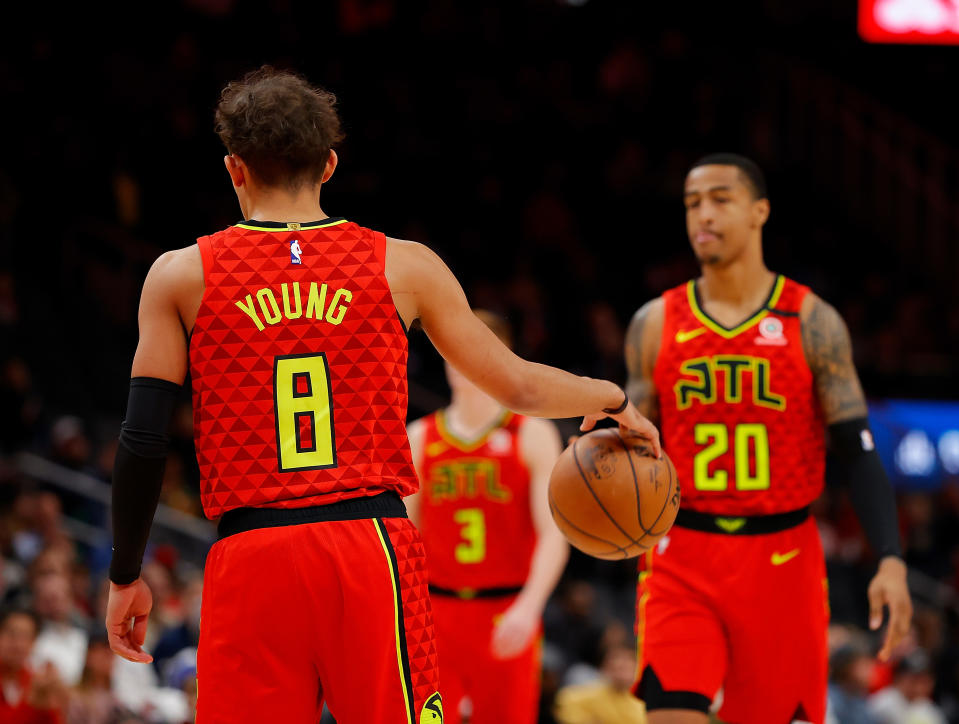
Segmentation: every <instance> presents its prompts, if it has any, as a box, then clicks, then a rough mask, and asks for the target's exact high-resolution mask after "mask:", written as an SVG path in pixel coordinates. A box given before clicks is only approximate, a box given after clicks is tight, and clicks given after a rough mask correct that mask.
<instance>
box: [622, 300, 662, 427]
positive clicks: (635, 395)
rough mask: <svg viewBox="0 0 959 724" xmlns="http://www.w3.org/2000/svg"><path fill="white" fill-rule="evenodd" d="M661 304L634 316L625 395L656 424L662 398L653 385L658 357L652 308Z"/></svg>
mask: <svg viewBox="0 0 959 724" xmlns="http://www.w3.org/2000/svg"><path fill="white" fill-rule="evenodd" d="M657 301H658V300H655V299H654V300H653V301H651V302H647V303H646V304H644V305H643V306H642V307H640V308H639V311H638V312H636V314H635V315H634V316H633V320H632V321H631V322H630V323H629V329H627V330H626V369H627V370H628V372H629V378H628V379H627V380H626V394H627V395H628V396H629V399H630V400H632V402H633V404H634V405H636V408H637V409H638V410H639V411H640V413H641V414H643V415H644V416H645V417H646V418H648V419H649V420H651V421H652V422H653V423H656V422H658V420H659V398H658V397H657V394H656V385H655V383H654V382H653V367H654V366H655V365H656V355H657V354H658V353H659V339H658V333H659V332H660V330H657V329H656V326H657V325H650V324H649V320H650V316H651V315H652V310H653V305H654V304H656V303H657Z"/></svg>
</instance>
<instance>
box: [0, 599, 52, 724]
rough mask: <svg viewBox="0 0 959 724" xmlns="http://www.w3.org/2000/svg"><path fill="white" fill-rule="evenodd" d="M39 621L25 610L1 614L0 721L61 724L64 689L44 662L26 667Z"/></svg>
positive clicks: (14, 610) (8, 723) (50, 667)
mask: <svg viewBox="0 0 959 724" xmlns="http://www.w3.org/2000/svg"><path fill="white" fill-rule="evenodd" d="M38 629H39V622H38V621H37V619H36V617H35V616H34V615H33V614H32V613H30V612H28V611H23V610H18V609H10V610H7V611H6V612H4V613H3V614H0V722H3V724H63V714H62V711H63V704H64V701H65V698H66V689H65V688H64V686H63V684H62V683H61V682H60V680H59V678H58V676H57V673H56V670H55V669H54V668H53V667H52V666H50V665H47V666H46V667H44V668H43V669H41V670H39V671H38V672H37V673H34V672H32V671H31V670H30V669H29V668H28V666H27V660H28V659H29V657H30V651H31V650H32V649H33V645H34V642H35V641H36V638H37V631H38Z"/></svg>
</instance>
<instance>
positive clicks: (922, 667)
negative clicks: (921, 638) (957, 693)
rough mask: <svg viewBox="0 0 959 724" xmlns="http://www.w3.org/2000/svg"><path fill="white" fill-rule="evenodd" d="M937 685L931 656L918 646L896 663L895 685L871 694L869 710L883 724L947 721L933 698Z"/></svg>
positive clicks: (916, 723)
mask: <svg viewBox="0 0 959 724" xmlns="http://www.w3.org/2000/svg"><path fill="white" fill-rule="evenodd" d="M935 685H936V680H935V678H934V677H933V674H932V663H931V661H930V659H929V655H928V654H927V653H926V652H925V651H924V650H922V649H917V650H915V651H913V652H912V653H911V654H909V655H908V656H906V657H905V658H903V659H902V660H900V661H899V663H898V664H897V665H896V673H895V676H894V678H893V680H892V684H891V685H889V686H887V687H886V688H885V689H883V690H882V691H879V692H877V693H876V694H873V695H872V696H871V697H869V710H870V711H871V712H872V713H873V715H874V716H875V718H876V721H877V722H878V723H879V724H902V723H903V722H907V723H908V724H946V718H945V716H943V714H942V711H941V710H940V709H939V707H938V706H936V705H935V704H934V703H933V701H932V690H933V688H934V687H935Z"/></svg>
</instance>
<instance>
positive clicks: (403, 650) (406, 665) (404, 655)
mask: <svg viewBox="0 0 959 724" xmlns="http://www.w3.org/2000/svg"><path fill="white" fill-rule="evenodd" d="M373 523H374V524H375V525H376V527H377V528H379V530H380V535H381V536H383V542H384V543H385V544H386V552H387V553H389V556H390V567H391V568H392V569H393V580H394V581H396V613H397V616H396V627H397V632H398V634H399V639H400V659H401V660H402V664H403V678H404V679H405V680H406V691H407V692H408V696H407V701H408V702H409V706H410V721H411V722H415V721H416V710H415V703H414V701H413V673H412V670H411V669H410V652H409V648H408V646H407V644H406V616H405V615H404V614H403V593H402V591H401V590H400V567H399V565H398V564H397V563H396V551H395V550H393V541H391V540H390V534H389V531H387V530H386V526H385V525H383V521H382V520H380V519H379V518H375V519H374V520H373Z"/></svg>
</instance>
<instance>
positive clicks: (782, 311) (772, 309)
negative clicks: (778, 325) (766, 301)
mask: <svg viewBox="0 0 959 724" xmlns="http://www.w3.org/2000/svg"><path fill="white" fill-rule="evenodd" d="M766 311H767V312H772V313H773V314H778V315H779V316H780V317H798V316H799V312H787V311H786V310H785V309H776V308H775V307H766Z"/></svg>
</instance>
